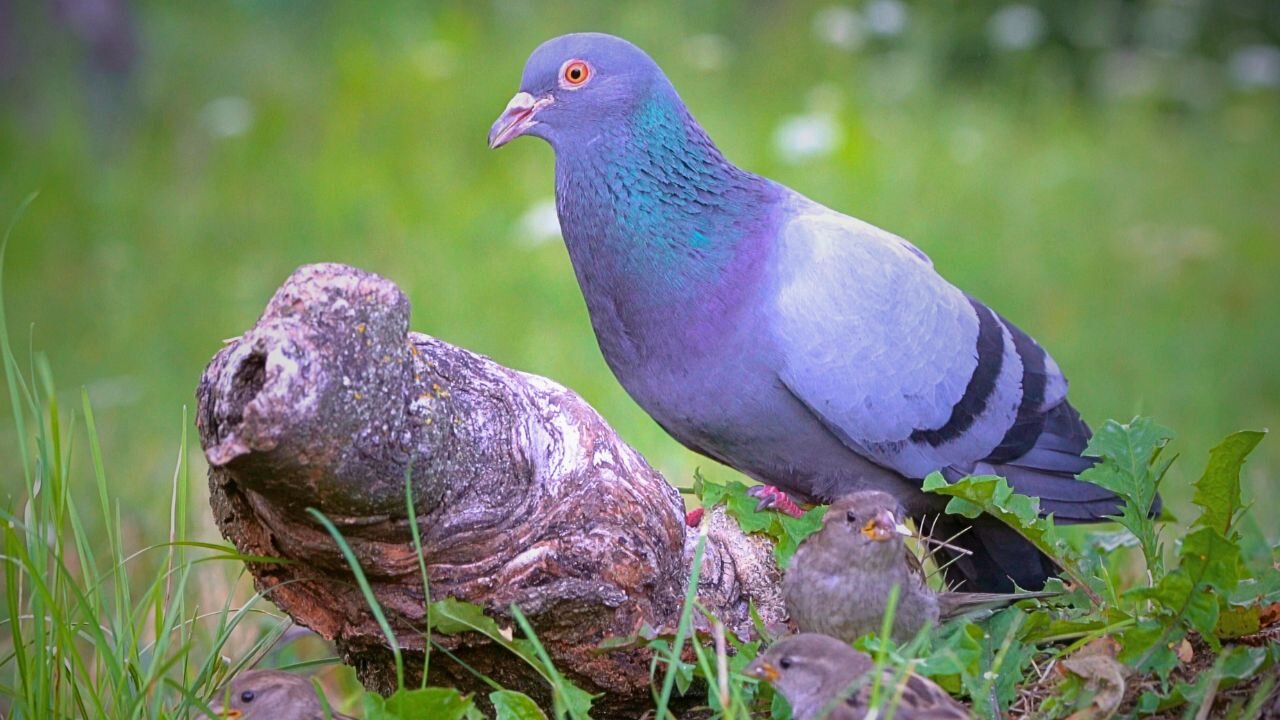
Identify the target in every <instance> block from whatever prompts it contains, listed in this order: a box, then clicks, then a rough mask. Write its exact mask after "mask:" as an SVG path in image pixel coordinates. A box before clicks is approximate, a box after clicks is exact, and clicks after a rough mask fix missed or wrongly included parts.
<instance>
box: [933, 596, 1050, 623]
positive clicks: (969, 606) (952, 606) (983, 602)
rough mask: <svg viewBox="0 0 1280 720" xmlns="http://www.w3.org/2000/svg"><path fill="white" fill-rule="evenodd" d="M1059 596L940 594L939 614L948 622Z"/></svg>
mask: <svg viewBox="0 0 1280 720" xmlns="http://www.w3.org/2000/svg"><path fill="white" fill-rule="evenodd" d="M1059 594H1060V593H1058V592H1056V591H1043V590H1042V591H1039V592H1015V593H986V592H980V593H971V592H944V593H939V594H938V613H939V617H941V618H942V619H943V620H948V619H950V618H954V617H960V616H961V615H968V614H969V613H974V612H979V611H982V610H995V609H997V608H1001V607H1004V606H1005V605H1011V604H1013V603H1016V602H1018V601H1019V600H1030V599H1032V598H1048V597H1055V596H1057V595H1059Z"/></svg>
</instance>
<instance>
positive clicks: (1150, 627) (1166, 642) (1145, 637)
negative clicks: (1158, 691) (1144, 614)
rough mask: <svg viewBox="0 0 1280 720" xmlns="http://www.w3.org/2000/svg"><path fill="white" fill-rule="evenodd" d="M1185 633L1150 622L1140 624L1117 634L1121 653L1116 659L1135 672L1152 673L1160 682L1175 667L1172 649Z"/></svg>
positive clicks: (1158, 622) (1151, 620)
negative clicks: (1159, 678) (1157, 676)
mask: <svg viewBox="0 0 1280 720" xmlns="http://www.w3.org/2000/svg"><path fill="white" fill-rule="evenodd" d="M1185 634H1186V632H1185V631H1184V630H1182V629H1180V628H1178V627H1173V628H1166V627H1165V624H1164V623H1163V622H1160V621H1157V620H1153V619H1143V620H1139V621H1138V622H1137V623H1135V624H1134V625H1132V626H1130V627H1129V628H1127V629H1125V630H1124V631H1123V632H1121V633H1120V636H1119V640H1120V652H1119V653H1118V654H1117V655H1116V659H1117V660H1119V661H1120V662H1122V663H1124V664H1126V665H1129V666H1130V667H1132V668H1133V669H1134V670H1136V671H1138V672H1154V673H1156V674H1157V675H1159V676H1160V677H1161V678H1162V679H1165V678H1168V677H1169V673H1170V672H1173V669H1174V668H1175V667H1177V666H1178V656H1177V655H1176V654H1175V653H1174V652H1173V648H1172V647H1171V645H1173V644H1174V643H1176V642H1178V641H1180V640H1182V638H1183V636H1184V635H1185Z"/></svg>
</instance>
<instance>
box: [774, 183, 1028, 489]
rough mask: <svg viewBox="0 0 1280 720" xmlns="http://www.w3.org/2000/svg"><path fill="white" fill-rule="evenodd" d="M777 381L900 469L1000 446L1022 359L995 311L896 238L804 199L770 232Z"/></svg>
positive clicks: (946, 463) (933, 465) (855, 444)
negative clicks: (774, 243)
mask: <svg viewBox="0 0 1280 720" xmlns="http://www.w3.org/2000/svg"><path fill="white" fill-rule="evenodd" d="M779 252H780V253H781V256H782V257H781V259H780V262H779V264H778V267H779V268H780V271H779V275H778V277H777V295H776V304H777V312H776V315H775V317H776V318H777V325H776V326H775V327H774V332H775V334H776V336H777V339H778V342H779V344H780V346H781V348H782V353H783V356H784V362H783V368H782V371H781V373H780V376H781V379H782V381H783V383H784V384H785V385H786V386H787V387H788V388H789V389H790V390H791V392H792V393H794V394H795V395H796V397H797V398H799V399H800V401H801V402H803V403H804V404H805V405H806V406H808V407H809V409H810V410H811V411H813V412H814V413H815V414H816V415H818V416H819V417H820V418H822V419H823V421H824V422H825V423H826V424H827V426H828V427H829V428H831V429H832V431H833V432H835V433H836V434H837V435H838V436H839V437H840V438H841V439H842V440H843V441H844V442H845V443H846V444H847V445H849V446H850V447H851V448H853V449H855V450H856V451H858V452H859V453H860V454H862V455H864V456H866V457H867V458H869V459H871V460H873V461H875V462H877V463H879V464H881V465H884V466H886V467H889V468H891V469H893V470H896V471H897V472H899V473H902V474H903V475H905V476H907V477H915V478H920V477H924V476H925V475H926V474H928V473H930V472H932V471H934V470H938V469H942V468H946V467H951V466H955V467H963V468H968V467H971V466H972V465H973V463H975V462H977V461H979V460H981V459H982V458H985V457H987V456H988V455H989V454H990V453H991V452H992V451H993V450H995V449H996V448H997V447H998V446H1000V444H1001V442H1002V441H1003V440H1004V437H1005V435H1006V433H1007V432H1008V431H1009V429H1010V428H1011V427H1013V425H1014V423H1015V420H1016V419H1017V414H1018V408H1019V406H1020V404H1021V401H1022V391H1021V379H1022V361H1021V359H1020V358H1019V356H1018V352H1017V350H1016V348H1015V345H1014V341H1013V338H1012V336H1011V334H1010V332H1009V330H1008V328H1006V327H1005V325H1004V323H1003V322H1001V320H1000V319H999V317H998V316H997V315H996V314H995V313H993V312H992V311H991V310H990V309H988V308H987V307H986V306H984V305H982V304H981V303H978V302H976V301H974V300H972V299H971V298H969V297H968V296H966V295H965V294H964V293H962V292H961V291H960V290H958V289H956V288H955V287H954V286H952V285H951V284H950V283H948V282H947V281H946V280H944V279H943V278H942V277H941V276H939V275H938V274H937V273H936V272H935V271H934V269H933V267H932V264H931V263H929V262H928V258H927V257H926V256H924V254H923V253H922V252H920V251H919V250H918V249H916V248H915V247H914V246H911V245H910V244H908V243H906V241H904V240H902V239H901V238H898V237H897V236H895V235H892V234H890V233H888V232H885V231H883V230H880V229H879V228H876V227H874V226H872V225H868V224H866V223H863V222H861V221H858V220H855V219H853V218H850V217H847V216H844V215H840V214H839V213H836V212H834V211H830V210H827V209H826V208H821V207H815V209H813V210H811V211H810V212H805V213H802V214H800V215H798V216H797V217H795V218H793V219H792V220H791V221H790V222H789V223H788V224H787V225H786V226H785V227H784V228H783V232H782V234H781V245H780V246H779Z"/></svg>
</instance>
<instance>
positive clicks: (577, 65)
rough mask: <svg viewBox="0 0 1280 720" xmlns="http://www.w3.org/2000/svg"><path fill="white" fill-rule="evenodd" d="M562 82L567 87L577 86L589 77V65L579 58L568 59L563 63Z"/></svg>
mask: <svg viewBox="0 0 1280 720" xmlns="http://www.w3.org/2000/svg"><path fill="white" fill-rule="evenodd" d="M563 75H564V83H565V85H568V86H569V87H578V86H580V85H583V84H585V83H586V82H587V80H588V79H589V78H590V77H591V67H590V66H589V65H587V64H586V63H585V62H583V61H581V60H570V61H569V62H567V63H565V64H564V73H563Z"/></svg>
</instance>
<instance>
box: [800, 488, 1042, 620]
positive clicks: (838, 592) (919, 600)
mask: <svg viewBox="0 0 1280 720" xmlns="http://www.w3.org/2000/svg"><path fill="white" fill-rule="evenodd" d="M903 514H904V513H903V510H902V508H901V506H900V505H899V504H898V501H897V500H895V499H894V498H893V496H892V495H889V494H888V493H884V492H880V491H878V490H863V491H860V492H855V493H853V494H851V495H847V496H844V497H842V498H839V499H837V500H836V502H834V503H833V504H832V505H831V506H830V507H829V508H828V509H827V512H826V514H824V515H823V517H822V527H821V529H819V530H818V531H817V532H815V533H813V534H812V535H810V536H809V537H807V538H805V540H804V542H802V543H801V544H800V547H799V548H798V549H797V550H796V553H795V555H794V556H793V557H792V559H791V565H790V567H789V568H788V569H787V572H786V574H785V575H784V576H783V580H782V594H783V599H784V601H785V602H786V606H787V611H788V613H790V615H791V618H792V620H794V621H795V623H796V626H797V627H798V628H799V629H800V631H801V632H817V633H824V634H827V635H831V636H833V637H836V638H839V639H841V640H844V641H845V642H853V641H854V640H856V639H858V638H859V637H862V636H863V635H866V634H868V633H877V632H879V631H880V627H881V625H882V621H883V618H884V615H885V612H886V611H887V609H888V605H889V593H890V590H891V589H892V588H893V586H894V585H897V586H898V601H897V605H896V606H895V607H894V613H893V629H892V633H891V635H892V637H893V639H894V641H896V642H905V641H907V640H910V639H911V638H912V637H914V636H915V635H916V633H918V632H919V631H920V629H921V628H923V627H925V626H926V625H936V624H937V623H938V622H939V621H940V620H949V619H951V618H955V617H959V616H961V615H965V614H968V613H972V612H976V611H979V610H984V609H991V608H996V607H1000V606H1003V605H1007V604H1009V603H1012V602H1016V601H1018V600H1024V599H1027V598H1037V597H1049V596H1052V595H1055V594H1056V593H1053V592H1024V593H969V592H952V591H942V592H939V591H935V590H934V589H933V588H931V587H929V586H928V584H927V583H926V582H925V577H924V573H923V571H922V569H921V565H920V561H919V560H918V559H917V558H916V556H915V555H914V554H913V553H912V552H911V550H910V549H909V548H908V547H907V545H906V543H905V542H904V539H905V538H907V537H911V536H914V535H915V533H914V531H912V530H911V528H909V527H907V526H906V525H905V524H904V523H903V520H902V518H903ZM935 542H936V541H935Z"/></svg>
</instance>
